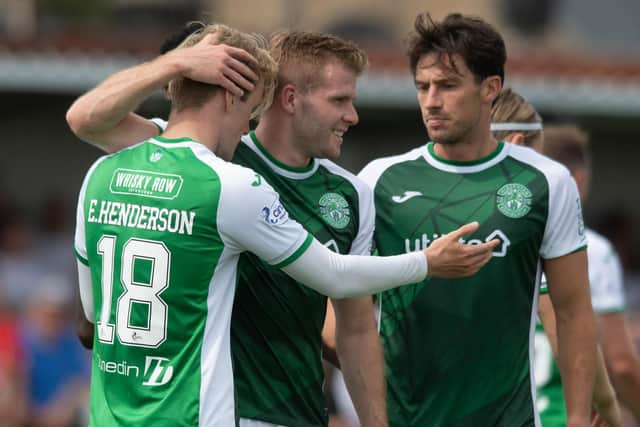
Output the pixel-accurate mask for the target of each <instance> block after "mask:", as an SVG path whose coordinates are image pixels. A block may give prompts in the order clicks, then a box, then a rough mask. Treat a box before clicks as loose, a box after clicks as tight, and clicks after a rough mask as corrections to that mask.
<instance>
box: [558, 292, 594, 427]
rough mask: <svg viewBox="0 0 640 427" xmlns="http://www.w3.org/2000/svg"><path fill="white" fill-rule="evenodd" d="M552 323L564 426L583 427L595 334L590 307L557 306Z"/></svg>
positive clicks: (586, 421)
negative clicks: (554, 320) (559, 375)
mask: <svg viewBox="0 0 640 427" xmlns="http://www.w3.org/2000/svg"><path fill="white" fill-rule="evenodd" d="M556 322H557V334H558V353H559V354H558V365H559V367H560V372H561V375H562V383H563V384H562V385H563V390H564V397H565V402H566V406H567V426H569V427H571V426H586V425H588V424H589V414H590V408H591V399H592V393H593V386H594V376H595V365H596V334H595V325H594V319H593V313H592V311H591V307H590V306H589V305H587V306H586V307H584V306H577V307H572V308H571V309H560V310H559V313H558V311H557V312H556Z"/></svg>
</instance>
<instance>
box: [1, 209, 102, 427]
mask: <svg viewBox="0 0 640 427" xmlns="http://www.w3.org/2000/svg"><path fill="white" fill-rule="evenodd" d="M73 218H74V215H73V213H72V212H69V209H68V207H67V206H65V205H64V204H63V203H62V202H61V201H60V200H58V199H56V198H51V199H49V200H46V201H45V202H44V203H43V205H42V208H41V209H40V211H39V212H36V213H35V215H32V214H31V213H29V212H25V211H23V210H21V209H20V208H18V207H17V206H16V205H15V204H13V203H11V202H10V201H6V200H4V201H2V202H0V425H2V426H4V427H12V426H34V427H35V426H48V427H72V426H73V427H75V426H81V425H84V426H86V425H87V417H86V408H87V405H88V391H89V388H88V386H89V374H90V353H89V352H88V351H86V350H84V349H83V348H82V347H81V345H80V342H79V340H78V338H77V336H76V331H75V322H74V319H75V316H76V312H75V310H76V308H75V303H74V301H75V298H76V296H75V295H76V292H77V291H76V287H77V281H76V264H75V259H74V256H73V252H72V251H73V244H72V243H73V232H72V225H73Z"/></svg>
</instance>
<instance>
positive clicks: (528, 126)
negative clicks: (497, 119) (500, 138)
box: [491, 122, 542, 132]
mask: <svg viewBox="0 0 640 427" xmlns="http://www.w3.org/2000/svg"><path fill="white" fill-rule="evenodd" d="M503 130H513V131H518V130H521V131H526V130H542V123H541V122H537V123H517V122H510V123H491V132H499V131H503Z"/></svg>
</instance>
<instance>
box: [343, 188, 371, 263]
mask: <svg viewBox="0 0 640 427" xmlns="http://www.w3.org/2000/svg"><path fill="white" fill-rule="evenodd" d="M358 200H359V206H358V212H359V216H360V226H359V227H358V234H357V235H356V237H355V239H354V240H353V243H352V244H351V250H350V251H349V253H350V254H352V255H371V251H372V249H373V229H374V226H375V216H376V213H375V208H374V206H373V193H372V191H371V189H370V188H369V187H368V186H367V185H366V184H364V183H363V184H362V185H360V186H359V187H358Z"/></svg>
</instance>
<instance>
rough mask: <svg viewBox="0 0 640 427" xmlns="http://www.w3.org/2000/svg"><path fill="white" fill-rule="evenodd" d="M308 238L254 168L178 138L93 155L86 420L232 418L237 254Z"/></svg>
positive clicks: (299, 244)
mask: <svg viewBox="0 0 640 427" xmlns="http://www.w3.org/2000/svg"><path fill="white" fill-rule="evenodd" d="M311 240H312V237H311V235H310V234H309V233H307V232H306V231H305V230H304V229H303V228H302V227H301V226H300V224H298V223H297V222H295V221H293V220H290V219H289V217H288V214H287V211H286V209H285V208H284V207H283V206H282V204H281V203H280V201H279V197H278V194H277V193H276V192H275V191H274V190H273V189H272V188H271V187H270V186H269V185H268V184H267V183H266V182H265V181H264V179H262V177H261V176H260V175H258V174H256V173H255V172H254V171H252V170H250V169H247V168H244V167H241V166H238V165H233V164H231V163H228V162H225V161H223V160H221V159H220V158H218V157H216V156H215V155H214V154H213V153H212V152H211V151H210V150H209V149H207V148H206V147H205V146H203V145H201V144H199V143H197V142H194V141H192V140H189V139H176V140H168V139H164V138H161V137H157V138H154V139H152V140H149V141H146V142H143V143H140V144H138V145H136V146H134V147H131V148H129V149H125V150H123V151H120V152H118V153H116V154H114V155H110V156H105V157H102V158H100V159H99V160H98V161H97V162H96V163H95V164H94V165H93V166H92V167H91V169H90V170H89V172H88V173H87V176H86V177H85V180H84V183H83V185H82V189H81V191H80V197H79V202H78V213H77V226H76V237H75V249H76V252H77V255H78V258H79V260H80V261H81V262H83V263H85V264H86V265H88V266H89V269H90V273H91V287H92V289H91V291H92V293H93V308H95V310H94V309H93V308H92V309H91V310H89V312H94V313H95V315H94V319H92V320H94V324H95V338H94V345H93V368H92V377H91V403H90V406H91V408H90V425H92V426H98V425H99V426H171V427H175V426H196V425H201V426H216V427H217V426H233V425H235V423H236V409H235V402H234V384H233V376H232V361H231V353H230V320H231V309H232V304H233V298H234V292H235V287H236V279H237V264H238V260H239V257H240V254H241V253H243V252H245V251H247V250H249V251H251V252H253V253H255V254H257V255H258V256H259V257H260V258H262V259H263V260H265V262H266V263H267V264H269V265H277V266H283V265H286V264H289V263H291V262H293V261H294V260H295V259H297V258H298V257H299V256H300V255H301V254H302V253H303V252H304V251H305V250H306V248H307V247H308V245H309V244H311Z"/></svg>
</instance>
